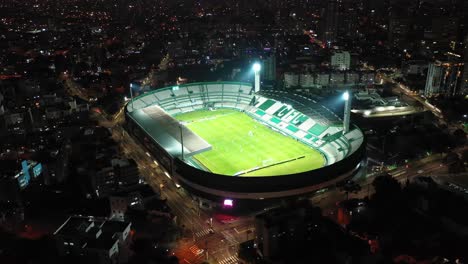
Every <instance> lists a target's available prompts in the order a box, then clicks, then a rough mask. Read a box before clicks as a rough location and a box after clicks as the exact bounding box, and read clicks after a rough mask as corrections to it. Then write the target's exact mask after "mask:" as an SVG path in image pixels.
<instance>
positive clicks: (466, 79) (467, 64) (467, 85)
mask: <svg viewBox="0 0 468 264" xmlns="http://www.w3.org/2000/svg"><path fill="white" fill-rule="evenodd" d="M463 52H464V54H463V61H464V66H463V75H462V80H461V87H460V94H463V95H468V35H466V37H465V41H464V42H463Z"/></svg>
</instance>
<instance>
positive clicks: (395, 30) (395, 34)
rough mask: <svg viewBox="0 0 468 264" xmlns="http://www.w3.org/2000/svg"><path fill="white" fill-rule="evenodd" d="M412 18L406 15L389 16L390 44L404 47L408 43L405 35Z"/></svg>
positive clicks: (409, 28)
mask: <svg viewBox="0 0 468 264" xmlns="http://www.w3.org/2000/svg"><path fill="white" fill-rule="evenodd" d="M411 25H412V19H411V18H408V17H392V18H390V23H389V29H388V40H389V42H390V46H392V47H394V48H399V49H405V48H406V46H407V45H408V40H407V36H408V33H409V32H410V30H411Z"/></svg>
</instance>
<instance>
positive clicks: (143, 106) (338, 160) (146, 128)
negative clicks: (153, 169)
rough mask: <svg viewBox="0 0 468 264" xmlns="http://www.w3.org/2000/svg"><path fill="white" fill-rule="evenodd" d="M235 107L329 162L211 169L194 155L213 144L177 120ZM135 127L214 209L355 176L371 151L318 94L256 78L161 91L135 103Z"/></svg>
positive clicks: (130, 113)
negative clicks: (259, 84)
mask: <svg viewBox="0 0 468 264" xmlns="http://www.w3.org/2000/svg"><path fill="white" fill-rule="evenodd" d="M219 108H229V109H235V110H238V111H241V112H244V113H246V114H248V115H249V116H250V117H251V118H252V119H254V120H256V121H258V122H259V123H261V124H263V125H265V126H267V127H269V128H271V129H273V130H275V131H277V132H279V133H282V134H283V135H284V136H287V137H291V138H294V139H295V140H297V141H299V142H301V143H303V144H306V145H307V146H309V147H311V148H313V149H315V150H318V151H319V152H320V153H322V155H323V156H324V157H325V160H326V163H325V164H324V166H323V167H321V168H318V169H314V170H309V171H304V172H301V173H295V174H287V175H274V176H273V175H262V176H253V177H252V176H250V177H242V176H236V175H222V174H216V173H213V172H210V171H209V170H208V169H207V168H206V167H203V166H199V165H197V164H196V163H195V162H194V159H193V157H194V156H195V155H197V154H200V153H203V152H205V151H210V150H211V149H212V146H211V145H210V144H209V143H208V142H207V140H206V139H204V138H201V137H200V136H198V135H197V134H195V133H193V132H192V131H191V130H189V129H188V128H187V127H186V126H184V125H182V124H181V122H179V121H178V120H177V119H175V118H174V116H176V115H177V114H181V113H187V112H192V111H197V110H201V109H219ZM125 113H126V126H127V130H128V131H129V132H130V133H131V135H132V136H134V137H135V138H137V139H138V140H139V141H140V142H141V143H142V144H143V145H144V146H145V147H146V148H147V149H148V151H149V152H150V153H151V154H152V155H153V157H154V158H155V159H156V160H157V162H158V164H159V165H160V166H161V168H162V169H164V170H165V173H166V174H167V175H168V176H169V177H170V178H171V179H172V180H173V181H175V183H177V184H178V185H180V186H182V187H183V188H184V189H185V190H187V191H188V192H190V193H191V194H192V195H194V196H196V197H198V198H199V199H200V200H203V201H204V202H205V204H207V203H208V204H209V205H212V206H216V205H221V204H223V201H226V199H229V200H234V201H235V200H238V201H244V202H245V201H246V200H248V201H252V200H268V199H283V198H288V197H294V196H302V195H306V194H309V193H312V192H314V191H317V190H319V189H322V188H325V187H327V186H330V185H333V184H335V183H337V182H339V181H342V180H345V179H347V178H350V177H352V176H353V175H355V174H356V173H357V172H358V170H359V168H360V166H361V163H362V160H363V158H364V156H365V144H364V141H365V138H364V134H363V133H362V131H361V130H360V129H359V128H358V127H356V126H353V125H351V126H350V129H349V131H348V132H347V133H344V132H343V125H342V121H341V119H340V118H339V117H338V116H336V115H335V114H334V113H332V112H331V111H330V110H328V109H327V108H325V107H324V106H322V105H320V104H319V103H318V102H315V101H313V100H311V99H308V98H306V97H303V96H301V95H297V94H291V93H287V92H281V91H261V92H258V93H255V92H254V90H253V87H252V85H251V84H249V83H238V82H208V83H191V84H185V85H180V86H173V87H166V88H162V89H157V90H154V91H151V92H148V93H145V94H143V95H140V96H138V97H135V98H134V99H133V100H131V101H130V102H128V103H127V105H126V108H125Z"/></svg>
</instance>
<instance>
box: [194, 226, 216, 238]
mask: <svg viewBox="0 0 468 264" xmlns="http://www.w3.org/2000/svg"><path fill="white" fill-rule="evenodd" d="M213 233H214V230H213V229H212V228H207V229H204V230H202V231H198V232H196V233H195V236H196V237H204V236H206V235H208V234H213Z"/></svg>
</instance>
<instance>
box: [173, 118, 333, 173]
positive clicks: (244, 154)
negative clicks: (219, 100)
mask: <svg viewBox="0 0 468 264" xmlns="http://www.w3.org/2000/svg"><path fill="white" fill-rule="evenodd" d="M175 118H176V119H177V120H179V121H182V122H183V123H184V124H185V126H187V127H188V128H189V129H190V130H192V131H193V132H195V133H196V134H197V135H199V136H200V137H202V138H203V139H205V140H206V141H207V142H208V143H210V144H211V145H212V150H209V151H206V152H203V153H200V154H197V155H195V156H194V158H195V159H196V160H197V161H198V162H199V163H201V164H202V165H203V166H205V167H206V168H208V169H209V170H210V171H211V172H214V173H218V174H224V175H238V176H242V177H246V176H274V175H284V174H292V173H299V172H304V171H308V170H313V169H317V168H320V167H323V166H324V165H325V158H324V157H323V155H322V154H321V153H320V152H318V151H317V150H315V149H313V148H311V147H309V146H306V145H305V144H303V143H300V142H298V141H296V140H295V139H293V138H291V137H287V136H284V135H283V134H281V133H279V132H276V131H273V130H271V129H270V128H268V127H266V126H265V125H262V124H260V123H259V122H257V121H255V120H254V119H252V118H251V117H250V116H248V115H247V114H245V113H241V112H239V111H236V110H231V109H217V110H214V111H210V110H198V111H194V112H189V113H183V114H179V115H177V116H175ZM278 163H279V164H278ZM255 168H257V170H255Z"/></svg>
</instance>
